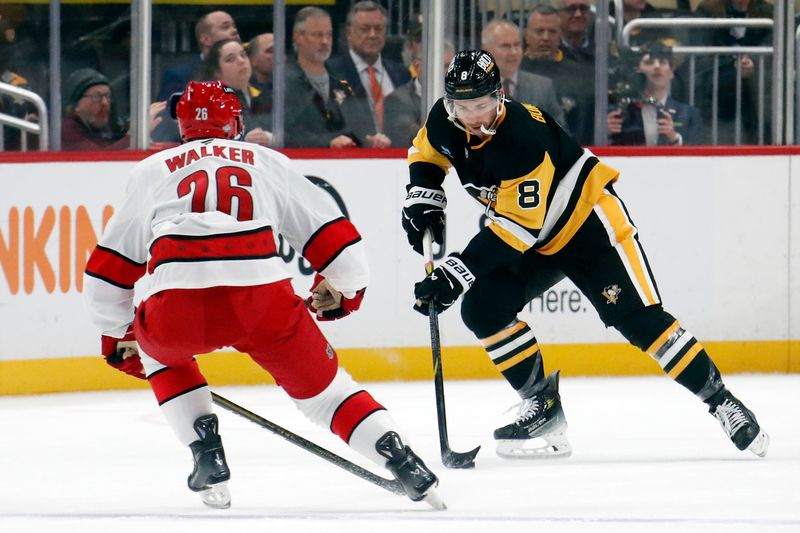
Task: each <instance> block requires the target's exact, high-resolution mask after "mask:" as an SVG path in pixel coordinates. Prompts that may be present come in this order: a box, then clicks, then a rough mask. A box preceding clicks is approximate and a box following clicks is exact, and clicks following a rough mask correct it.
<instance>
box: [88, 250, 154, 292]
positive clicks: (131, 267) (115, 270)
mask: <svg viewBox="0 0 800 533" xmlns="http://www.w3.org/2000/svg"><path fill="white" fill-rule="evenodd" d="M144 271H145V263H137V262H136V261H133V260H131V259H128V258H127V257H125V256H124V255H122V254H121V253H119V252H117V251H116V250H112V249H110V248H106V247H105V246H100V245H99V244H98V245H97V247H96V248H95V249H94V252H92V255H91V256H90V257H89V261H88V262H87V263H86V274H87V275H89V276H92V277H93V278H97V279H101V280H103V281H106V282H108V283H110V284H112V285H116V286H117V287H120V288H121V289H133V286H134V284H135V283H136V280H138V279H139V278H141V277H142V276H144Z"/></svg>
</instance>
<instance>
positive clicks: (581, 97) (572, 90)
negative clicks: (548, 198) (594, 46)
mask: <svg viewBox="0 0 800 533" xmlns="http://www.w3.org/2000/svg"><path fill="white" fill-rule="evenodd" d="M561 42H562V34H561V18H560V16H559V11H558V10H557V9H556V8H554V7H551V6H549V5H547V4H538V5H537V6H535V7H534V8H533V9H532V10H531V12H530V15H529V16H528V26H527V28H526V29H525V57H524V58H523V59H522V64H521V65H520V68H521V69H522V70H524V71H527V72H532V73H534V74H539V75H541V76H546V77H548V78H550V79H551V80H553V86H554V87H555V90H556V96H557V97H558V101H559V103H560V105H561V109H562V110H563V112H564V117H565V120H566V121H567V125H568V126H569V130H570V131H571V132H573V137H575V139H576V140H577V141H578V142H579V143H580V144H581V145H587V144H591V143H592V141H593V134H594V83H593V81H592V80H594V65H593V64H591V63H590V62H588V61H581V62H578V61H573V60H572V59H569V58H568V57H567V56H566V54H565V53H564V51H563V50H562V49H561V48H560V47H559V45H560V44H561Z"/></svg>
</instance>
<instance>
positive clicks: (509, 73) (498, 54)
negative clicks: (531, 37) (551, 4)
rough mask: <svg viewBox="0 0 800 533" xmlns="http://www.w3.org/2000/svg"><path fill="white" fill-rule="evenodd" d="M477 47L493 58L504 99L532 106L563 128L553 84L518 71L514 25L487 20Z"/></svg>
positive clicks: (519, 48) (518, 50) (519, 42)
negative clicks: (548, 115)
mask: <svg viewBox="0 0 800 533" xmlns="http://www.w3.org/2000/svg"><path fill="white" fill-rule="evenodd" d="M481 47H482V48H483V49H484V50H486V51H487V52H489V53H490V54H492V55H493V56H494V60H495V62H496V63H497V67H498V68H499V70H500V77H501V78H502V80H503V82H502V83H503V90H504V92H505V96H506V98H510V99H512V100H517V101H519V102H523V103H528V104H533V105H535V106H537V107H539V108H541V109H543V110H544V111H547V112H548V113H549V114H550V115H551V116H552V117H553V118H554V119H555V120H556V122H558V123H559V124H561V125H562V126H563V127H565V128H567V124H566V122H565V120H564V111H563V110H562V109H561V105H560V104H559V102H558V98H557V97H556V91H555V88H554V87H553V81H552V80H551V79H550V78H545V77H544V76H539V75H538V74H533V73H531V72H526V71H521V70H520V69H519V67H520V64H521V63H522V38H521V36H520V31H519V27H518V26H517V25H516V24H514V23H513V22H510V21H508V20H503V19H494V20H491V21H489V23H488V24H487V25H486V26H485V27H484V28H483V31H482V32H481Z"/></svg>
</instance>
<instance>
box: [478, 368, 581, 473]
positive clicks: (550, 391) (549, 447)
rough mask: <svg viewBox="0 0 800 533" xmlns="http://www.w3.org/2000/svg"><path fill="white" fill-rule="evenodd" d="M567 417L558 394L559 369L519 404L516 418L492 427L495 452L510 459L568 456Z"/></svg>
mask: <svg viewBox="0 0 800 533" xmlns="http://www.w3.org/2000/svg"><path fill="white" fill-rule="evenodd" d="M566 432H567V419H566V418H565V417H564V411H563V409H562V408H561V397H560V396H559V394H558V371H556V372H554V373H552V374H550V376H548V377H547V384H546V385H545V387H544V388H543V389H542V390H540V391H539V392H538V393H536V394H534V395H533V396H532V397H530V398H526V399H524V400H523V401H522V403H521V404H520V405H519V414H518V416H517V419H516V420H515V421H514V422H513V423H511V424H508V425H507V426H503V427H501V428H498V429H496V430H495V431H494V438H495V440H496V441H497V455H499V456H501V457H507V458H513V459H539V458H551V457H569V456H570V454H572V447H571V446H570V444H569V441H568V440H567V435H566Z"/></svg>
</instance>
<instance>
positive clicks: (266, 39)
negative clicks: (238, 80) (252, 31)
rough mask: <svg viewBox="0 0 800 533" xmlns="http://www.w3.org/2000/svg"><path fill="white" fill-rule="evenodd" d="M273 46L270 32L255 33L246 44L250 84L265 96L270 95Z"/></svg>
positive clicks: (273, 38) (273, 41) (273, 42)
mask: <svg viewBox="0 0 800 533" xmlns="http://www.w3.org/2000/svg"><path fill="white" fill-rule="evenodd" d="M274 48H275V36H274V35H273V34H271V33H262V34H259V35H256V36H255V37H253V38H252V39H250V42H249V43H248V44H247V56H248V57H249V58H250V65H252V67H253V77H252V78H250V85H252V86H253V87H255V88H256V89H258V90H259V91H261V92H262V93H263V94H265V95H266V96H267V97H270V98H271V97H272V63H273V59H274V58H273V51H274Z"/></svg>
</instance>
